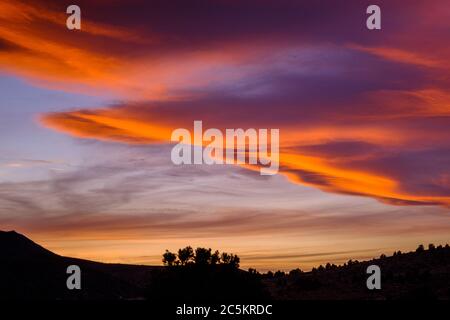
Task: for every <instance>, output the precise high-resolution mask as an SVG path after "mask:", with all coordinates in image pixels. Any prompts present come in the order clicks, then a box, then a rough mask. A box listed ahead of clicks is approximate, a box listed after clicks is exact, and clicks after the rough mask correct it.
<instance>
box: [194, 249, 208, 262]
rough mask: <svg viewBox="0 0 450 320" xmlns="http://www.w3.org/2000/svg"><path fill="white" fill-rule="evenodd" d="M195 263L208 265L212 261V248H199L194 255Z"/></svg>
mask: <svg viewBox="0 0 450 320" xmlns="http://www.w3.org/2000/svg"><path fill="white" fill-rule="evenodd" d="M194 261H195V264H197V265H208V264H210V263H211V248H209V249H206V248H197V249H195V256H194Z"/></svg>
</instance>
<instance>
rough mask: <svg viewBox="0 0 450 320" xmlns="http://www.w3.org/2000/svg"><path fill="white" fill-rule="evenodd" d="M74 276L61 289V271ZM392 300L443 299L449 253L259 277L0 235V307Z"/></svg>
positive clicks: (439, 250)
mask: <svg viewBox="0 0 450 320" xmlns="http://www.w3.org/2000/svg"><path fill="white" fill-rule="evenodd" d="M372 264H376V265H378V266H379V267H380V268H381V286H382V288H381V290H368V289H367V287H366V279H367V278H368V277H369V275H368V274H367V273H366V269H367V266H369V265H372ZM69 265H78V266H79V267H80V269H81V270H82V288H81V290H68V289H67V286H66V280H67V278H68V276H69V275H68V274H67V273H66V269H67V267H68V266H69ZM5 299H6V300H24V299H28V300H78V299H82V300H99V299H100V300H145V299H151V300H152V301H154V300H158V299H161V300H165V299H171V300H179V301H217V302H224V301H227V300H229V301H232V300H234V301H236V300H239V301H242V300H252V301H268V300H316V299H327V300H329V299H331V300H336V299H355V300H372V299H377V300H397V299H446V300H448V299H450V248H449V247H448V246H445V247H441V246H439V247H434V246H431V247H430V249H428V250H423V249H422V248H420V249H419V250H418V251H416V252H410V253H404V254H400V253H396V254H395V255H394V256H390V257H384V256H383V257H380V259H374V260H371V261H365V262H349V263H347V264H345V265H344V266H335V265H327V266H326V267H320V268H318V269H315V270H314V271H312V272H301V271H299V270H294V271H292V272H290V273H289V274H284V273H282V272H277V273H275V274H272V273H269V274H259V273H257V272H255V271H250V272H247V271H243V270H240V269H237V268H231V267H229V266H224V265H217V266H196V265H187V266H173V267H159V266H137V265H124V264H105V263H98V262H93V261H88V260H81V259H75V258H68V257H62V256H59V255H56V254H54V253H52V252H50V251H48V250H46V249H44V248H43V247H41V246H39V245H37V244H36V243H34V242H33V241H31V240H30V239H28V238H26V237H25V236H23V235H21V234H18V233H16V232H14V231H11V232H3V231H0V300H5Z"/></svg>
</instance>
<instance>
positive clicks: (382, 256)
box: [380, 252, 395, 259]
mask: <svg viewBox="0 0 450 320" xmlns="http://www.w3.org/2000/svg"><path fill="white" fill-rule="evenodd" d="M394 255H395V252H394ZM380 259H386V255H385V254H384V253H383V254H381V256H380Z"/></svg>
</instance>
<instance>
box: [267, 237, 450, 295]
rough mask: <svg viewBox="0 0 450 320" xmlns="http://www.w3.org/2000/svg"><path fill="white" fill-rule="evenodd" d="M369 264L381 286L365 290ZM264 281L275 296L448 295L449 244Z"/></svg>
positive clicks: (449, 281)
mask: <svg viewBox="0 0 450 320" xmlns="http://www.w3.org/2000/svg"><path fill="white" fill-rule="evenodd" d="M369 265H377V266H379V267H380V269H381V290H368V289H367V286H366V280H367V278H368V277H369V276H370V275H369V274H367V273H366V270H367V267H368V266H369ZM263 279H264V280H263V282H264V283H265V285H266V286H267V288H269V290H270V292H271V295H272V297H273V298H275V299H278V300H308V299H309V300H317V299H327V300H329V299H333V300H334V299H358V300H360V299H364V300H369V299H376V300H397V299H421V300H422V299H445V300H448V299H450V248H449V247H448V246H446V247H442V246H439V247H438V248H434V247H433V248H432V249H431V250H419V251H417V252H409V253H403V254H401V253H400V252H398V253H396V254H395V255H394V256H390V257H386V256H384V255H383V256H382V257H381V258H379V259H373V260H370V261H364V262H357V261H356V262H355V261H351V260H350V261H349V263H346V264H345V265H344V266H335V265H328V266H327V267H321V268H318V269H314V271H312V272H304V273H301V272H292V273H291V274H287V275H285V274H282V273H278V274H276V275H267V274H265V275H263Z"/></svg>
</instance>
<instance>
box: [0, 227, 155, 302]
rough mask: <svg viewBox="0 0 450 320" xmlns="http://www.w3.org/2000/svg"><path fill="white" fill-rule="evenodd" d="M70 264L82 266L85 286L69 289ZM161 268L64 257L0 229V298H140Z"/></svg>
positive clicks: (18, 235)
mask: <svg viewBox="0 0 450 320" xmlns="http://www.w3.org/2000/svg"><path fill="white" fill-rule="evenodd" d="M69 265H78V266H79V267H80V268H81V271H82V279H83V281H82V290H68V289H67V287H66V280H67V277H68V276H69V275H68V274H66V270H67V267H68V266H69ZM159 269H161V267H149V266H136V265H124V264H106V263H99V262H93V261H88V260H82V259H75V258H68V257H62V256H59V255H57V254H54V253H52V252H51V251H49V250H46V249H44V248H43V247H41V246H39V245H38V244H36V243H34V242H33V241H31V240H29V239H28V238H26V237H25V236H23V235H21V234H18V233H16V232H14V231H10V232H4V231H0V299H44V300H45V299H52V300H54V299H141V298H142V297H143V294H144V288H145V287H146V286H147V284H148V283H149V281H151V278H152V276H153V275H154V274H155V273H157V272H158V270H159Z"/></svg>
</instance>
